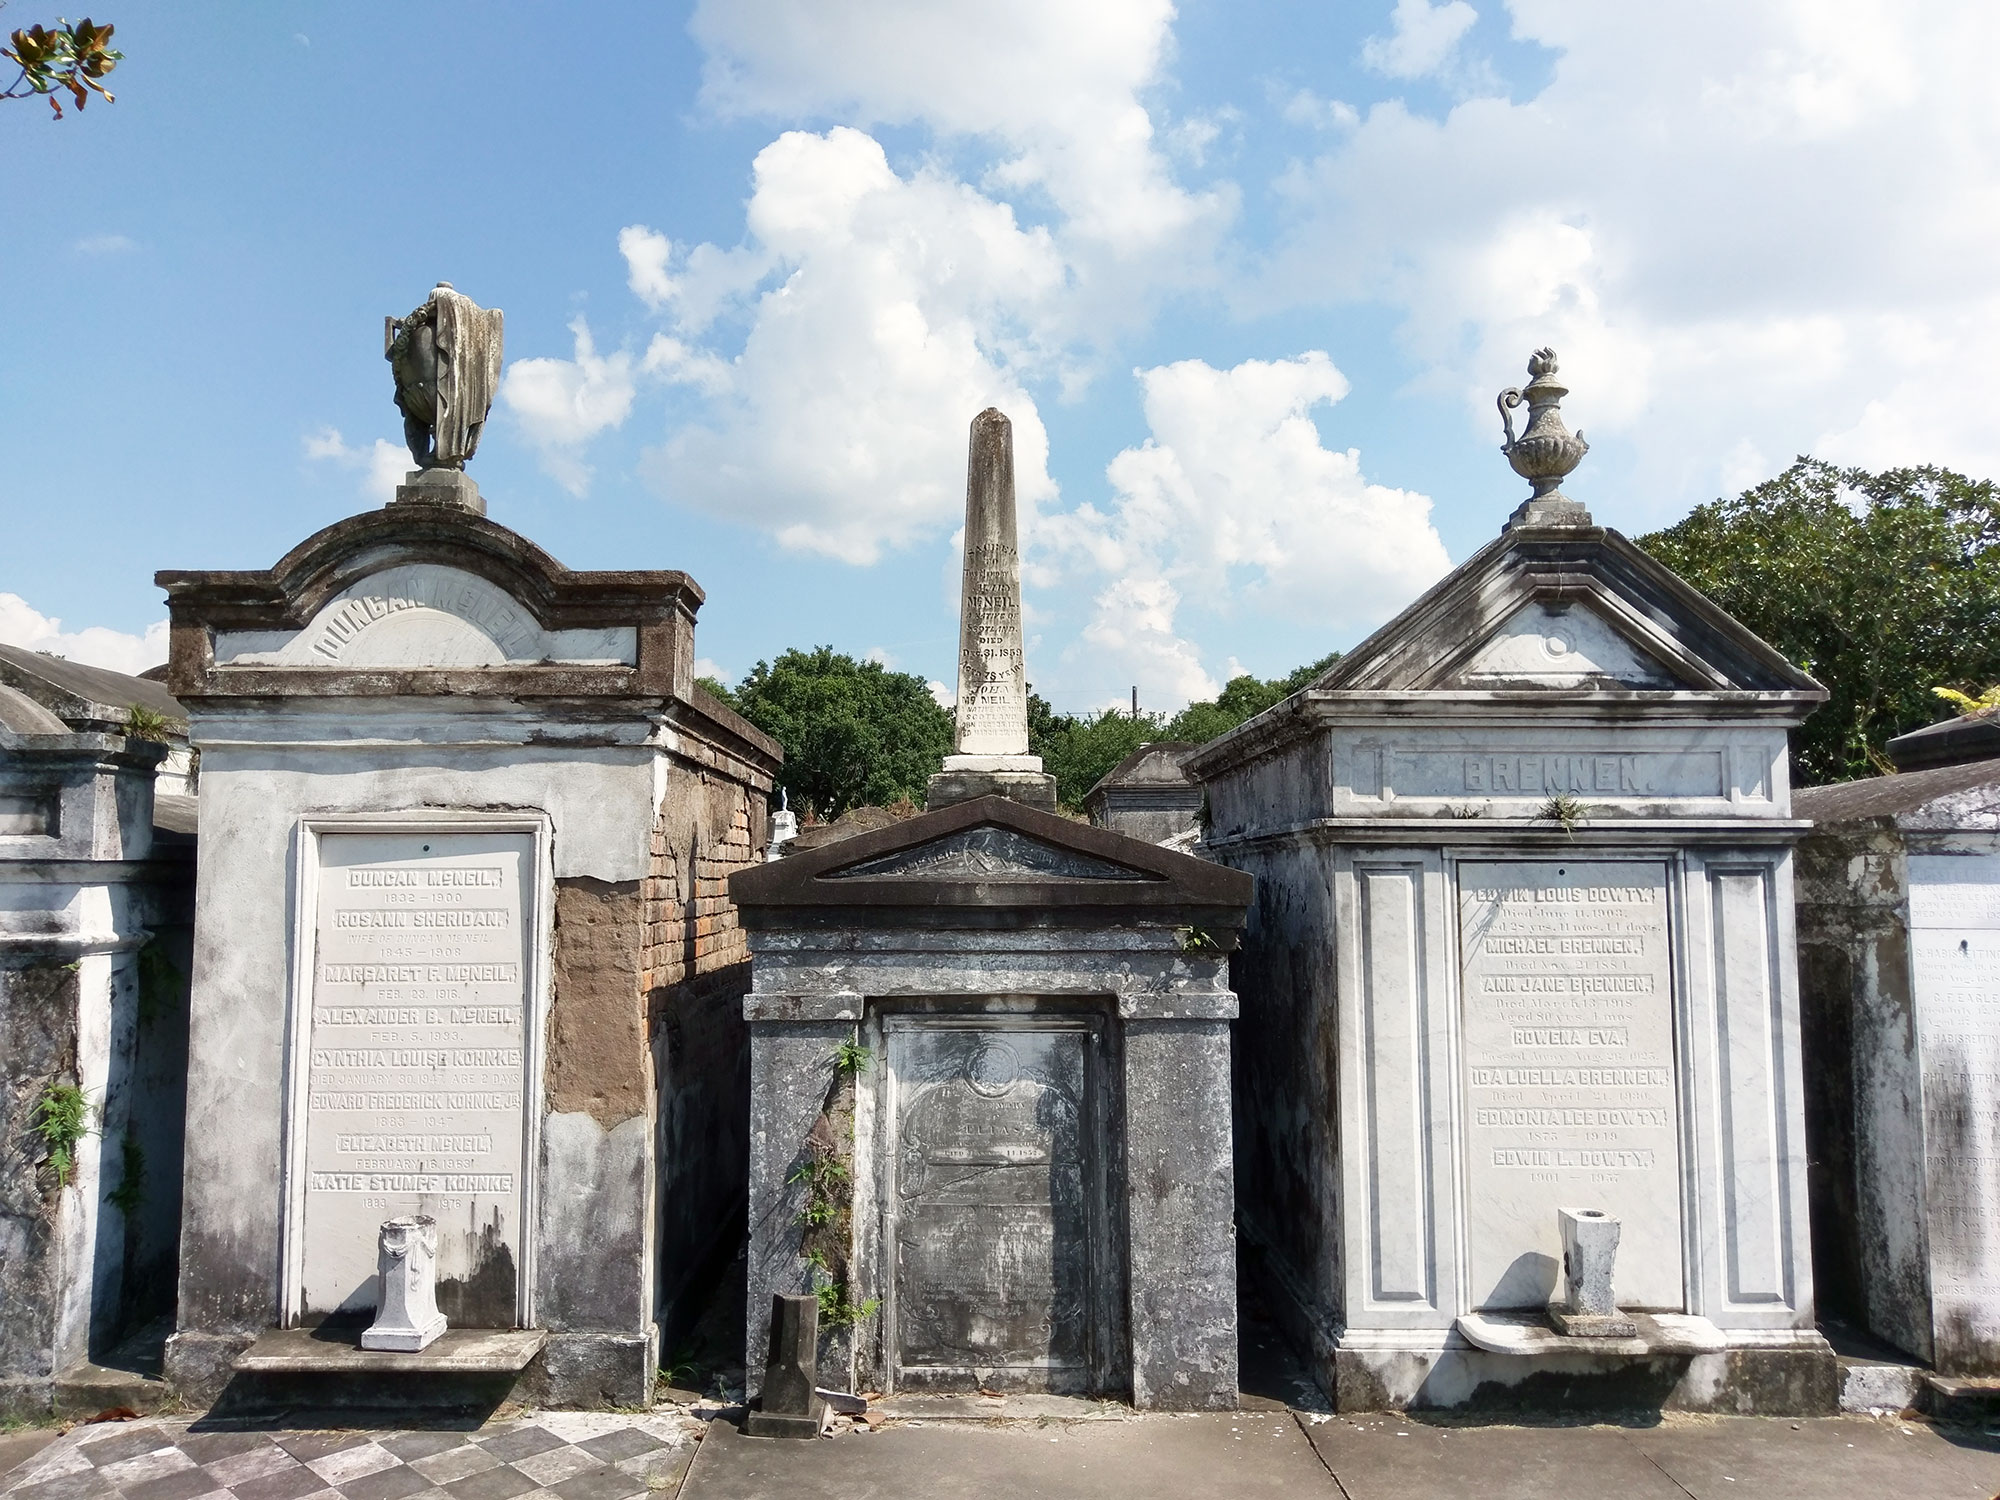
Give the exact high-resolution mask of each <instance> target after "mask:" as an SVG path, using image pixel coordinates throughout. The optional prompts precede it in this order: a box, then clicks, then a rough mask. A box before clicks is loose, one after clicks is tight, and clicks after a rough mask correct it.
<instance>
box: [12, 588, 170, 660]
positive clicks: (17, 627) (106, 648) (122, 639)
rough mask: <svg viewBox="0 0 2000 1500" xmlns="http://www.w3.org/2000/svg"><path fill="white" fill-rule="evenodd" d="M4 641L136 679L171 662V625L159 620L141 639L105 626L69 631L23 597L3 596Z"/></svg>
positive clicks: (139, 636) (60, 622)
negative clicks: (168, 653) (169, 647)
mask: <svg viewBox="0 0 2000 1500" xmlns="http://www.w3.org/2000/svg"><path fill="white" fill-rule="evenodd" d="M0 641H5V642H6V643H7V644H8V645H10V646H24V647H26V648H27V649H28V650H30V651H47V652H49V653H50V654H51V655H55V656H62V657H67V658H68V659H69V660H71V661H79V662H82V663H84V665H86V666H92V667H104V668H107V669H109V670H110V671H113V672H124V673H126V674H128V675H130V676H133V677H136V676H138V675H139V674H140V673H141V672H146V671H150V670H151V669H152V668H154V667H157V666H159V665H160V663H162V662H164V661H165V660H166V659H167V622H166V621H165V620H156V621H154V622H153V623H152V624H151V625H148V626H147V627H146V629H145V632H144V633H143V634H141V635H128V634H127V633H126V632H124V631H122V630H111V629H108V628H106V627H105V626H102V625H91V626H88V627H86V628H85V629H83V630H77V631H66V630H64V629H63V628H62V621H61V620H60V619H57V618H56V617H55V616H53V615H45V614H43V613H41V612H40V611H39V610H37V609H35V608H34V607H33V606H31V605H30V604H29V603H28V601H27V600H25V599H23V598H22V597H21V596H20V595H19V594H0Z"/></svg>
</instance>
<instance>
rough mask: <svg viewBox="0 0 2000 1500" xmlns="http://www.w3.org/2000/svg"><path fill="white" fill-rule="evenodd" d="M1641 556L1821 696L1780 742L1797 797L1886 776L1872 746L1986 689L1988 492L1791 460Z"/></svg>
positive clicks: (1998, 517) (1996, 600) (1648, 542)
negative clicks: (1938, 690)
mask: <svg viewBox="0 0 2000 1500" xmlns="http://www.w3.org/2000/svg"><path fill="white" fill-rule="evenodd" d="M1639 545H1640V546H1642V547H1644V548H1645V549H1646V550H1647V551H1648V552H1650V553H1652V554H1653V556H1655V557H1657V558H1658V559H1660V561H1662V562H1664V563H1665V564H1666V565H1667V566H1668V567H1670V568H1672V569H1674V571H1676V572H1677V573H1679V574H1680V575H1681V576H1682V577H1683V578H1685V579H1686V580H1687V581H1688V582H1689V583H1691V584H1693V585H1694V586H1695V587H1696V588H1698V589H1701V590H1702V591H1703V592H1704V593H1706V594H1708V596H1709V597H1710V598H1712V599H1714V600H1715V602H1716V603H1718V604H1720V605H1721V606H1722V607H1723V608H1724V609H1726V610H1728V611H1729V612H1730V613H1731V614H1733V615H1734V616H1736V618H1737V619H1739V620H1741V621H1742V622H1743V623H1744V624H1745V625H1747V626H1749V627H1750V628H1751V629H1752V630H1754V631H1756V632H1757V633H1758V634H1759V635H1761V636H1763V637H1764V639H1765V640H1767V641H1769V642H1770V643H1771V644H1772V645H1773V646H1775V647H1777V649H1778V650H1780V651H1782V652H1783V653H1784V654H1785V655H1786V656H1787V657H1789V658H1790V659H1791V660H1793V661H1795V662H1797V663H1798V664H1799V665H1800V666H1802V667H1804V668H1805V669H1806V670H1807V671H1808V672H1810V673H1812V674H1813V676H1815V677H1817V678H1818V679H1819V680H1820V681H1821V682H1822V683H1824V684H1825V685H1826V687H1827V690H1828V692H1829V693H1830V694H1831V695H1832V696H1831V698H1830V699H1829V700H1828V702H1827V703H1826V704H1825V705H1824V706H1823V707H1821V708H1820V710H1819V711H1818V712H1817V713H1815V714H1814V715H1813V716H1812V717H1811V718H1810V719H1808V720H1807V721H1806V723H1805V724H1804V726H1803V727H1802V728H1800V729H1798V730H1796V731H1795V732H1794V734H1793V737H1792V764H1793V767H1794V771H1795V775H1796V777H1797V779H1798V780H1799V781H1800V782H1801V783H1804V784H1814V783H1820V782H1828V781H1841V780H1845V779H1847V778H1850V777H1856V776H1865V775H1867V774H1869V772H1870V771H1871V770H1886V769H1888V762H1887V759H1886V757H1885V755H1884V753H1883V748H1882V747H1883V746H1884V745H1885V744H1886V743H1887V742H1888V741H1889V740H1890V739H1892V738H1893V737H1894V736H1896V735H1898V734H1902V733H1904V732H1906V731H1908V730H1911V729H1919V728H1922V727H1923V726H1924V725H1926V724H1929V723H1931V722H1932V721H1933V720H1934V719H1935V718H1936V717H1937V711H1936V710H1937V700H1936V698H1935V697H1933V696H1932V690H1933V688H1935V687H1938V686H1940V685H1947V686H1957V687H1960V688H1963V689H1968V690H1970V691H1971V692H1973V693H1977V692H1978V691H1979V688H1980V686H1981V685H1982V684H1985V683H1990V682H1993V681H1994V680H1995V679H1996V678H2000V496H1996V493H1995V489H1994V486H1993V484H1992V482H1991V481H1989V480H1972V479H1968V478H1966V477H1965V476H1964V475H1962V474H1954V473H1952V472H1951V471H1950V470H1948V469H1939V468H1935V467H1932V466H1928V465H1927V466H1925V467H1923V468H1919V469H1891V470H1888V471H1886V472H1884V473H1880V474H1871V473H1868V472H1867V471H1866V470H1863V469H1840V468H1836V467H1835V466H1834V465H1832V464H1828V463H1822V462H1820V461H1819V460H1817V459H1812V458H1801V459H1799V460H1798V462H1796V463H1794V464H1793V465H1792V466H1791V467H1790V468H1789V469H1787V470H1786V471H1785V472H1784V473H1783V474H1780V475H1779V476H1778V477H1777V478H1776V479H1771V480H1767V481H1765V482H1764V483H1763V484H1760V485H1758V486H1756V487H1755V488H1754V489H1750V490H1746V491H1744V493H1743V494H1742V495H1740V496H1738V497H1737V498H1736V499H1734V500H1720V499H1719V500H1715V501H1712V502H1710V503H1709V504H1707V505H1701V506H1697V507H1696V508H1695V509H1694V511H1693V512H1692V513H1690V514H1689V515H1688V517H1687V519H1685V520H1683V521H1681V522H1680V523H1679V524H1678V525H1675V526H1670V527H1668V528H1667V529H1666V530H1664V531H1659V532H1655V533H1653V534H1652V535H1651V536H1645V537H1641V538H1639Z"/></svg>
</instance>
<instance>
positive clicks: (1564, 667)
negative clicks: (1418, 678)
mask: <svg viewBox="0 0 2000 1500" xmlns="http://www.w3.org/2000/svg"><path fill="white" fill-rule="evenodd" d="M1439 685H1440V686H1444V687H1458V688H1523V687H1525V688H1536V687H1547V688H1577V687H1622V688H1653V689H1660V688H1668V689H1671V688H1679V687H1690V686H1707V685H1708V684H1707V683H1690V682H1688V681H1686V680H1685V679H1684V678H1683V677H1682V676H1681V675H1680V674H1678V673H1676V672H1675V671H1673V669H1672V668H1670V667H1669V666H1668V665H1667V664H1666V663H1665V662H1663V661H1661V660H1660V659H1659V658H1658V657H1657V656H1655V655H1654V654H1653V653H1651V652H1649V651H1646V650H1643V649H1642V648H1641V647H1640V646H1639V645H1638V644H1636V643H1635V642H1634V641H1632V640H1631V639H1630V638H1628V637H1627V636H1625V635H1623V634H1622V633H1620V632H1619V631H1618V630H1617V629H1615V628H1614V627H1613V626H1612V625H1611V623H1610V622H1609V621H1608V620H1606V619H1605V618H1604V616H1603V615H1601V614H1599V613H1598V612H1597V611H1596V610H1595V609H1592V608H1590V607H1589V606H1588V605H1583V604H1555V603H1550V602H1546V601H1536V602H1534V603H1530V604H1527V605H1525V606H1523V607H1522V608H1520V609H1518V610H1516V611H1515V612H1514V613H1513V614H1511V615H1509V616H1508V617H1507V619H1506V620H1505V621H1503V622H1502V623H1501V625H1500V628H1499V629H1498V630H1496V631H1494V632H1493V634H1491V635H1490V636H1488V637H1487V638H1486V639H1485V640H1484V641H1482V642H1481V643H1480V644H1479V645H1478V646H1477V647H1476V648H1475V649H1474V650H1473V651H1472V652H1471V654H1470V655H1469V656H1467V657H1466V658H1465V659H1464V661H1463V663H1462V664H1461V665H1460V666H1459V667H1458V668H1457V669H1456V670H1455V671H1453V672H1451V673H1450V674H1449V675H1448V676H1447V677H1446V678H1445V680H1444V681H1443V682H1442V683H1440V684H1439Z"/></svg>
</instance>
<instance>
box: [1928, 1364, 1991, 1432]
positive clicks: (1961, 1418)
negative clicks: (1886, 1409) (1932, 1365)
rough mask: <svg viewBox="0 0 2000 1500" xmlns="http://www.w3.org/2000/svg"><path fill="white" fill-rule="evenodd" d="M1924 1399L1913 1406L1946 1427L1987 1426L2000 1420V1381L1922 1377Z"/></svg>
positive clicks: (1950, 1376)
mask: <svg viewBox="0 0 2000 1500" xmlns="http://www.w3.org/2000/svg"><path fill="white" fill-rule="evenodd" d="M1924 1386H1925V1390H1924V1398H1925V1399H1924V1400H1923V1401H1922V1402H1921V1403H1916V1404H1919V1405H1921V1406H1923V1407H1924V1408H1925V1409H1926V1410H1927V1411H1929V1413H1930V1415H1931V1417H1932V1419H1933V1420H1934V1421H1938V1422H1942V1423H1944V1424H1945V1425H1946V1426H1947V1427H1986V1426H1991V1425H1992V1424H1993V1423H1994V1422H1996V1421H2000V1379H1994V1378H1993V1377H1990V1376H1979V1377H1965V1376H1956V1375H1933V1374H1928V1373H1927V1374H1926V1375H1925V1376H1924Z"/></svg>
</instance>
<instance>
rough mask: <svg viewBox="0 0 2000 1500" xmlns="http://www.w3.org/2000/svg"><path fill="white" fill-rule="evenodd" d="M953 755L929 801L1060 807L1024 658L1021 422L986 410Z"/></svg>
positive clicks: (970, 473)
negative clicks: (1032, 713)
mask: <svg viewBox="0 0 2000 1500" xmlns="http://www.w3.org/2000/svg"><path fill="white" fill-rule="evenodd" d="M957 720H958V726H957V730H956V733H955V734H954V736H953V748H954V749H955V750H956V751H957V753H956V754H954V755H947V756H946V757H945V758H944V771H943V773H942V774H941V775H937V776H933V777H932V778H931V779H930V785H929V788H928V790H927V791H926V793H925V796H924V805H925V806H926V807H932V808H937V807H948V806H950V805H951V804H952V803H954V802H965V801H969V800H971V799H972V798H974V797H986V796H995V795H997V796H1002V797H1011V798H1013V799H1014V800H1016V801H1018V802H1025V803H1028V804H1029V805H1031V806H1035V807H1043V808H1047V809H1049V810H1050V811H1053V810H1054V809H1055V780H1054V778H1053V777H1050V776H1047V775H1045V774H1043V771H1042V761H1041V757H1040V756H1037V755H1031V754H1029V753H1028V676H1027V672H1026V670H1025V667H1024V664H1023V661H1022V655H1021V549H1020V543H1019V540H1018V538H1017V536H1016V534H1015V523H1014V424H1013V423H1012V422H1009V421H1008V420H1007V418H1006V417H1005V416H1004V415H1002V414H1001V413H1000V412H998V411H996V410H994V409H993V408H992V407H990V406H989V407H988V408H987V409H986V410H985V411H983V412H981V413H980V414H979V415H978V416H976V417H974V418H973V419H972V443H971V451H970V454H969V456H968V458H967V461H966V474H965V584H964V590H963V592H962V594H961V595H960V615H959V624H958V708H957Z"/></svg>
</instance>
